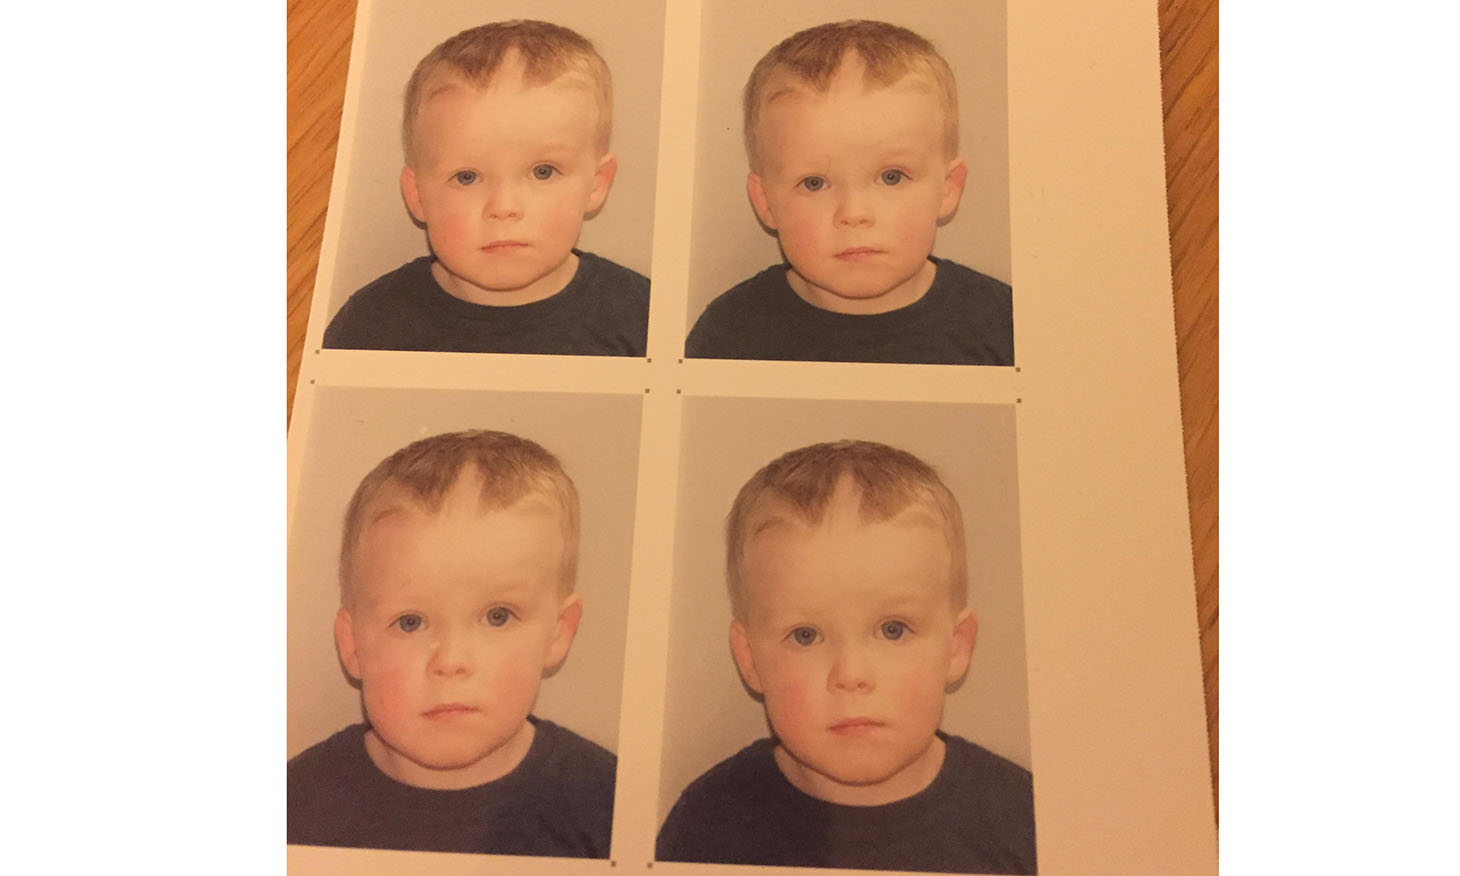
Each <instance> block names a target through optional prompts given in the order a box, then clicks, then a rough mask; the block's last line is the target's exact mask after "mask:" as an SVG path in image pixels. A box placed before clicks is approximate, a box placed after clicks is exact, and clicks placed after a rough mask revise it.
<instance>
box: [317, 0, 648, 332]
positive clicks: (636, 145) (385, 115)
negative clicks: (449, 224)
mask: <svg viewBox="0 0 1460 876" xmlns="http://www.w3.org/2000/svg"><path fill="white" fill-rule="evenodd" d="M367 2H368V5H369V15H368V18H366V17H365V16H362V18H365V20H366V21H367V29H366V31H365V33H364V34H363V42H362V41H361V37H360V35H357V37H356V42H355V45H354V47H353V51H355V52H363V63H362V64H361V66H360V70H359V74H360V75H359V81H358V86H359V90H360V91H359V93H360V100H359V103H358V104H357V107H358V112H357V115H356V116H355V125H354V128H353V139H352V140H351V141H350V143H349V149H350V159H349V161H348V162H344V163H339V164H337V165H336V173H341V172H344V173H347V174H348V175H347V176H346V178H345V181H344V186H343V189H341V190H338V191H337V194H338V195H339V197H338V198H337V199H336V200H335V201H333V202H331V204H330V210H331V212H332V213H333V212H334V211H339V217H338V219H339V229H340V235H339V249H338V251H337V254H336V258H335V263H334V264H335V269H334V274H333V282H332V283H331V287H330V289H329V290H328V296H329V306H328V309H327V310H326V314H327V317H328V318H332V317H333V316H334V314H335V313H336V312H338V311H339V309H340V308H341V307H342V306H344V303H345V301H346V300H347V299H348V298H349V297H350V295H351V294H353V293H354V292H355V291H356V290H357V289H359V288H360V287H362V286H364V285H365V284H367V283H369V282H370V281H372V280H374V279H375V278H377V277H379V276H381V275H382V274H385V273H387V272H389V271H393V270H395V269H396V268H398V267H400V266H401V265H403V264H405V263H406V262H408V261H410V260H412V259H415V258H417V257H419V256H423V255H426V254H427V253H428V252H429V249H428V248H427V244H426V232H425V230H424V229H421V228H418V227H417V226H416V225H415V223H414V222H413V221H412V219H411V215H410V213H409V212H408V211H407V210H406V206H405V202H404V201H403V200H402V199H401V194H400V171H401V166H402V164H403V161H404V158H403V156H402V153H401V133H400V132H401V114H402V101H403V100H404V98H405V88H406V81H407V80H409V79H410V77H411V72H412V71H413V70H415V68H416V64H418V63H419V62H420V60H421V59H422V58H424V57H425V56H426V53H428V52H430V51H431V49H433V48H435V47H436V46H437V45H438V44H440V43H441V42H443V41H445V40H446V39H448V38H449V37H451V36H454V35H455V34H457V33H460V32H461V31H463V30H466V29H467V28H471V27H476V26H478V25H482V24H487V23H489V22H493V21H504V20H507V19H513V18H534V19H539V20H542V21H548V22H551V23H553V24H560V25H563V26H564V27H569V28H572V29H573V30H575V31H577V32H578V33H580V34H582V35H583V36H585V37H587V38H588V39H589V40H591V41H592V42H593V45H594V47H595V48H597V49H598V53H599V54H600V55H602V56H603V59H604V61H605V62H606V63H607V64H608V68H609V71H610V72H611V73H612V75H613V139H612V142H611V146H610V149H611V151H612V152H613V154H614V155H616V156H617V157H618V172H617V175H616V176H615V177H614V182H613V188H612V189H611V190H610V191H609V195H608V200H607V201H606V202H605V204H604V206H603V208H602V209H601V210H600V211H599V212H598V214H597V215H595V216H594V217H593V218H592V219H590V220H588V221H586V222H584V223H583V232H582V235H581V236H580V237H579V239H578V248H579V249H583V250H587V251H590V252H594V253H597V254H598V255H601V256H603V257H605V258H608V259H611V260H613V261H615V262H618V263H619V264H621V265H624V266H625V267H628V268H632V269H634V270H635V271H638V272H639V273H641V274H645V275H647V274H648V273H649V258H650V252H651V249H652V238H653V231H654V181H655V177H656V170H655V167H656V162H657V156H658V143H659V85H660V79H661V76H662V68H663V61H664V59H663V51H664V0H643V2H640V0H635V2H633V3H627V4H609V3H599V2H592V0H534V2H526V0H498V2H492V3H482V2H465V0H362V2H361V7H362V12H363V11H364V7H365V5H366V3H367ZM351 84H352V85H354V84H356V83H351ZM342 136H346V137H348V136H350V132H348V131H346V132H342ZM343 145H344V144H342V147H343Z"/></svg>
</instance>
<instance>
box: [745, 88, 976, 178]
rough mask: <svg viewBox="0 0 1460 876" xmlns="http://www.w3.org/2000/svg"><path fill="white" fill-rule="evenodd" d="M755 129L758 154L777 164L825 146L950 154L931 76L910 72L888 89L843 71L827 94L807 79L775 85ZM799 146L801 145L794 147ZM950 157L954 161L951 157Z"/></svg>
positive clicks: (945, 122) (943, 115) (943, 114)
mask: <svg viewBox="0 0 1460 876" xmlns="http://www.w3.org/2000/svg"><path fill="white" fill-rule="evenodd" d="M769 84H770V86H771V87H770V88H769V89H768V90H767V92H766V96H765V97H764V98H762V101H761V108H760V113H759V119H758V121H757V124H756V132H755V136H756V140H757V149H760V150H765V151H764V153H763V155H762V156H761V157H762V159H763V160H765V161H767V162H769V163H771V164H775V163H776V160H777V159H778V158H782V157H795V156H794V155H782V154H781V153H782V152H783V151H785V150H795V151H800V150H804V149H805V148H807V147H808V146H811V147H813V148H821V147H820V146H816V145H815V144H818V143H822V141H826V139H827V138H828V137H830V138H832V141H834V142H830V143H824V144H823V145H824V146H825V147H826V148H833V149H834V151H836V152H844V151H845V150H847V149H865V148H876V149H877V150H879V151H882V150H886V149H894V148H907V149H915V150H919V151H921V150H923V149H934V150H937V151H940V152H942V151H947V148H948V147H949V143H948V136H947V130H948V118H947V108H946V107H945V106H944V105H943V102H942V100H941V99H940V98H939V95H938V92H937V89H936V86H935V85H934V84H933V83H932V80H931V79H930V78H928V77H927V76H924V75H921V74H917V73H909V74H908V75H905V76H903V77H902V78H900V79H898V80H897V81H896V82H894V83H892V84H890V85H883V84H880V83H877V82H869V81H864V80H863V79H862V78H861V76H860V73H857V74H855V75H850V74H847V73H845V72H839V73H838V74H837V77H836V78H834V79H833V80H832V81H831V82H829V83H828V87H827V88H825V89H818V88H816V87H815V86H814V85H812V84H811V83H808V82H806V81H805V80H802V79H799V78H795V77H787V78H785V79H783V80H780V81H776V80H772V81H771V83H769ZM792 144H799V145H792ZM950 157H951V156H950Z"/></svg>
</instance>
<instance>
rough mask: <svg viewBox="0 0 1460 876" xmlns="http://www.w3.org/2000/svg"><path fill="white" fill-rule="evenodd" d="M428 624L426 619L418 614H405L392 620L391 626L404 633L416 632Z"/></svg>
mask: <svg viewBox="0 0 1460 876" xmlns="http://www.w3.org/2000/svg"><path fill="white" fill-rule="evenodd" d="M425 625H426V619H425V618H423V617H421V616H420V615H418V614H403V615H401V616H400V617H398V618H396V619H395V620H393V621H391V626H393V627H395V628H396V629H398V630H400V631H401V632H403V633H414V632H416V631H417V630H419V629H420V628H421V627H424V626H425Z"/></svg>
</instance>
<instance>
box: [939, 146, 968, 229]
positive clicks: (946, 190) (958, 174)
mask: <svg viewBox="0 0 1460 876" xmlns="http://www.w3.org/2000/svg"><path fill="white" fill-rule="evenodd" d="M967 180H968V165H967V164H966V163H965V162H964V161H963V159H962V158H955V159H953V160H952V161H950V162H948V173H947V175H945V176H944V177H943V200H941V201H939V202H938V219H939V221H942V220H944V219H947V218H948V217H949V216H952V215H953V211H954V210H957V209H958V202H959V201H961V200H962V199H963V184H964V183H965V182H967Z"/></svg>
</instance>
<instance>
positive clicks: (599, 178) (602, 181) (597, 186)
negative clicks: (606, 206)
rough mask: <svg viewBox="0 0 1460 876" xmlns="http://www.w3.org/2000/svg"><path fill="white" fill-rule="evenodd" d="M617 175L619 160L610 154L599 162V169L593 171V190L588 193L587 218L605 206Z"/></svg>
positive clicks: (584, 212) (585, 211)
mask: <svg viewBox="0 0 1460 876" xmlns="http://www.w3.org/2000/svg"><path fill="white" fill-rule="evenodd" d="M615 173H618V159H617V158H615V157H614V155H613V153H611V152H610V153H608V154H606V155H604V156H603V157H602V158H600V159H599V160H598V169H597V170H594V171H593V189H592V191H590V192H589V193H588V208H587V209H586V210H584V211H583V214H584V215H585V216H586V215H587V214H589V213H592V212H593V211H594V210H597V209H598V208H599V207H602V206H603V202H604V200H605V199H606V198H607V197H608V190H609V189H610V188H612V187H613V175H614V174H615Z"/></svg>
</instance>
